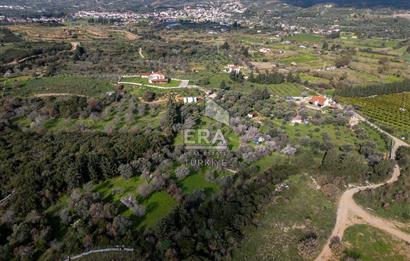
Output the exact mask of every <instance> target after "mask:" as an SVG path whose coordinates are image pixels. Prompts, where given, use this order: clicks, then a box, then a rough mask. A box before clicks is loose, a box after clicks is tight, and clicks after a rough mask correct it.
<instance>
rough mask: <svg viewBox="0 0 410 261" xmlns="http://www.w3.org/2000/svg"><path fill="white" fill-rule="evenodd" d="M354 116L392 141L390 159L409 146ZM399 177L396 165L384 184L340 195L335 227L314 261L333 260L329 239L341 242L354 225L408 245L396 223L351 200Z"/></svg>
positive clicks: (404, 234) (409, 237)
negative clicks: (383, 234) (349, 228)
mask: <svg viewBox="0 0 410 261" xmlns="http://www.w3.org/2000/svg"><path fill="white" fill-rule="evenodd" d="M356 116H357V117H358V118H359V119H360V120H361V121H364V122H366V123H367V124H369V125H370V126H372V127H374V128H375V129H377V130H378V131H379V132H381V133H383V134H385V135H387V136H389V137H390V138H391V139H392V140H393V145H392V148H391V152H390V158H391V159H395V158H396V152H397V150H398V148H399V147H401V146H409V145H408V144H407V143H405V142H403V141H402V140H400V139H398V138H396V137H394V136H393V135H391V134H390V133H388V132H386V131H384V130H382V129H381V128H380V127H378V126H377V125H375V124H373V123H371V122H369V121H368V120H367V119H365V118H364V117H363V116H361V115H359V114H356ZM399 176H400V167H399V165H398V164H396V165H395V166H394V170H393V174H392V176H391V178H390V179H389V180H387V181H385V182H384V183H380V184H373V185H369V186H363V187H354V188H351V189H348V190H347V191H345V192H344V193H343V194H342V196H341V198H340V200H339V203H338V208H337V215H336V225H335V227H334V228H333V231H332V234H331V236H330V237H329V239H328V241H327V243H326V245H325V246H324V248H323V249H322V252H321V253H320V254H319V256H318V257H317V258H316V259H315V260H316V261H329V260H333V259H334V257H333V254H332V250H331V249H330V242H331V239H332V238H334V237H338V238H339V239H340V240H342V238H343V235H344V232H345V230H346V229H347V228H348V227H349V226H351V225H354V224H368V225H370V226H373V227H375V228H378V229H380V230H383V231H384V232H387V233H389V234H391V235H393V236H395V237H397V238H399V239H402V240H404V241H406V242H408V243H410V234H407V233H404V232H403V231H401V230H400V229H398V226H400V224H399V223H398V222H392V221H390V220H387V219H383V218H380V217H377V216H374V215H372V214H370V213H369V212H367V211H366V210H364V209H363V208H362V207H360V206H359V205H358V204H357V203H356V202H355V201H354V199H353V197H354V195H355V194H357V193H359V192H361V191H363V190H368V189H376V188H379V187H382V186H385V185H388V184H392V183H394V182H396V181H397V180H398V178H399Z"/></svg>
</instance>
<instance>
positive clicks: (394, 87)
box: [335, 80, 410, 97]
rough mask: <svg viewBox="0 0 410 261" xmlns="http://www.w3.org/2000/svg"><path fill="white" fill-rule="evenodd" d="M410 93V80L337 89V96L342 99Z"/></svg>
mask: <svg viewBox="0 0 410 261" xmlns="http://www.w3.org/2000/svg"><path fill="white" fill-rule="evenodd" d="M408 91H410V80H404V81H402V82H394V83H384V84H378V85H369V86H363V87H362V86H360V87H347V88H340V89H336V92H335V95H336V96H342V97H368V96H372V95H384V94H392V93H400V92H408Z"/></svg>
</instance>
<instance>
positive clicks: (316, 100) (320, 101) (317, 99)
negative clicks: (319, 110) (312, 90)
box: [308, 96, 332, 107]
mask: <svg viewBox="0 0 410 261" xmlns="http://www.w3.org/2000/svg"><path fill="white" fill-rule="evenodd" d="M308 102H309V103H310V104H313V105H316V106H318V107H327V106H329V105H330V104H331V103H332V100H330V99H328V98H327V97H325V96H314V97H312V98H310V99H309V101H308Z"/></svg>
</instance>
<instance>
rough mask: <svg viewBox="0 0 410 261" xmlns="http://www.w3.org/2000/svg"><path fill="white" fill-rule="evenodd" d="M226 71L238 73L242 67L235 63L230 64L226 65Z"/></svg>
mask: <svg viewBox="0 0 410 261" xmlns="http://www.w3.org/2000/svg"><path fill="white" fill-rule="evenodd" d="M225 72H227V73H233V72H234V73H236V74H238V73H240V72H241V67H239V66H237V65H235V64H228V65H227V66H226V67H225Z"/></svg>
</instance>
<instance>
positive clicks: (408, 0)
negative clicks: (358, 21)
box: [281, 0, 410, 9]
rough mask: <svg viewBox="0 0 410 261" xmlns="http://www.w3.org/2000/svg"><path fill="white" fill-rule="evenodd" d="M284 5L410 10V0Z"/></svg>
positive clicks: (314, 0) (318, 0) (307, 0)
mask: <svg viewBox="0 0 410 261" xmlns="http://www.w3.org/2000/svg"><path fill="white" fill-rule="evenodd" d="M281 1H282V2H283V3H287V4H290V5H295V6H300V7H310V6H313V5H316V4H335V5H337V6H342V7H355V8H377V7H387V8H388V7H390V8H397V9H410V0H281Z"/></svg>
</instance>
